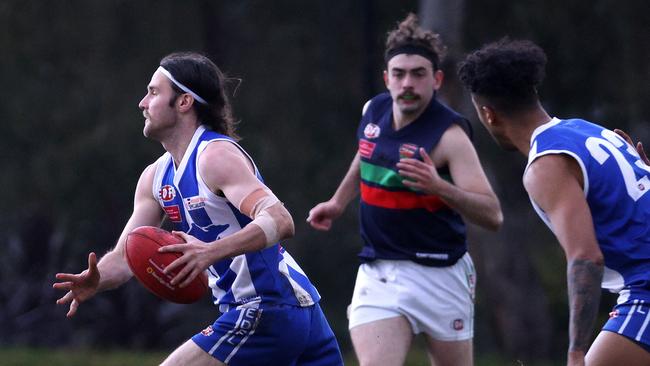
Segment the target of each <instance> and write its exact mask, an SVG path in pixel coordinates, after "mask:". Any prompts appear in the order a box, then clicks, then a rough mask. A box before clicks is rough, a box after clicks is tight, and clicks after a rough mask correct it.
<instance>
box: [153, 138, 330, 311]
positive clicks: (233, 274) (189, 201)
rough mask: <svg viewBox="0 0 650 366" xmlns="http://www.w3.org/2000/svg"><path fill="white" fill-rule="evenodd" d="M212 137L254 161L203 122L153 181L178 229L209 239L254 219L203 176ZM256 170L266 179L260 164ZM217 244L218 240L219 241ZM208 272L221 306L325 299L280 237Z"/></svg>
mask: <svg viewBox="0 0 650 366" xmlns="http://www.w3.org/2000/svg"><path fill="white" fill-rule="evenodd" d="M212 141H228V142H230V143H232V144H234V145H235V146H237V147H238V148H239V149H240V150H241V151H242V153H243V154H244V155H245V156H246V157H247V158H248V159H250V161H251V163H253V160H252V159H251V157H250V156H249V155H248V154H247V153H246V152H245V151H244V149H243V148H242V147H241V146H239V145H238V144H237V143H236V142H235V141H233V140H232V139H231V138H229V137H227V136H224V135H221V134H218V133H216V132H214V131H210V130H207V129H206V128H205V127H204V126H200V127H199V128H198V129H197V131H196V132H195V133H194V136H193V137H192V141H191V142H190V145H189V146H188V148H187V151H186V152H185V155H184V156H183V159H182V161H181V163H180V164H179V166H178V167H175V166H174V162H173V159H172V156H171V154H169V153H165V154H164V155H163V156H161V157H160V158H159V159H158V161H157V162H156V163H155V165H156V172H155V177H154V182H153V187H152V188H153V194H154V197H157V198H158V201H159V203H160V205H161V207H162V208H163V210H164V211H165V213H166V214H167V217H168V218H169V220H170V221H171V222H172V224H173V227H174V230H178V231H184V232H186V233H188V234H190V235H193V236H194V237H196V238H198V239H200V240H202V241H205V242H208V243H209V242H213V241H215V240H218V239H222V238H225V237H227V236H228V235H232V234H234V233H236V232H238V231H239V230H241V229H242V228H243V227H244V226H246V225H247V224H248V223H249V222H251V219H250V218H249V217H248V216H246V215H244V214H242V213H241V212H240V211H239V210H238V209H237V208H236V207H235V206H234V205H233V204H232V203H231V202H229V201H228V199H226V198H225V197H221V196H218V195H216V194H214V193H213V192H212V191H211V190H210V189H209V188H208V186H207V185H206V184H205V182H204V180H203V178H202V177H201V174H200V172H199V170H198V168H197V162H198V159H199V156H200V154H201V152H202V151H203V150H204V149H205V148H206V146H207V145H208V144H209V143H210V142H212ZM213 164H215V165H216V164H219V161H214V162H213ZM253 165H255V164H254V163H253ZM255 173H256V175H257V177H258V179H260V181H262V177H261V176H260V174H259V171H258V170H257V167H255ZM213 245H219V244H218V241H217V242H216V243H214V244H213ZM208 276H209V285H210V288H211V289H212V296H213V301H214V303H215V304H217V305H219V308H220V309H221V310H222V311H226V309H228V308H229V307H232V306H236V307H239V306H241V307H248V308H258V307H264V306H265V305H276V304H287V305H295V306H310V305H313V304H314V303H316V302H318V301H319V300H320V295H319V294H318V291H317V290H316V288H315V287H314V286H313V285H312V284H311V282H310V281H309V279H308V278H307V276H306V275H305V273H304V272H303V270H302V269H301V268H300V266H298V264H297V263H296V262H295V260H294V259H293V258H292V257H291V255H290V254H289V253H288V252H287V251H286V250H285V249H284V248H283V247H282V246H281V245H280V243H277V244H275V245H273V246H270V247H268V248H266V249H263V250H260V251H256V252H252V253H245V254H242V255H239V256H236V257H234V258H226V259H223V260H220V261H218V262H216V263H213V264H212V265H211V266H210V267H209V268H208Z"/></svg>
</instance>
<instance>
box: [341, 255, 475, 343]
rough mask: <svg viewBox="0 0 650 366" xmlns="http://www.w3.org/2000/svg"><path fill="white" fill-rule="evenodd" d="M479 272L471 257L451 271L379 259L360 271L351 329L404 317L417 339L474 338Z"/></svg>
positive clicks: (360, 267)
mask: <svg viewBox="0 0 650 366" xmlns="http://www.w3.org/2000/svg"><path fill="white" fill-rule="evenodd" d="M475 285H476V272H475V270H474V264H473V263H472V259H471V257H470V256H469V253H465V255H464V256H463V257H462V258H460V259H459V260H458V262H456V264H454V265H453V266H449V267H428V266H423V265H420V264H417V263H414V262H411V261H407V260H375V261H373V262H370V263H364V264H362V265H361V266H359V272H358V273H357V281H356V284H355V286H354V294H353V295H352V303H351V304H350V306H349V308H348V318H349V320H350V324H349V328H350V329H352V328H354V327H356V326H358V325H361V324H365V323H369V322H372V321H376V320H381V319H387V318H393V317H396V316H404V317H405V318H406V319H407V320H408V321H409V323H410V324H411V328H412V329H413V333H414V334H419V333H422V332H424V333H426V334H428V335H429V336H430V337H431V338H433V339H436V340H441V341H460V340H466V339H471V338H472V337H473V335H474V288H475Z"/></svg>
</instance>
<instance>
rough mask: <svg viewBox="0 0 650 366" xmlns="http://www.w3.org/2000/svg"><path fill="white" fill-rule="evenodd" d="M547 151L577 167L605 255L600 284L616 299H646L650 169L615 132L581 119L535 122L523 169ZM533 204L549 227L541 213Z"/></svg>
mask: <svg viewBox="0 0 650 366" xmlns="http://www.w3.org/2000/svg"><path fill="white" fill-rule="evenodd" d="M548 154H566V155H569V156H571V157H573V158H574V159H575V160H576V161H577V162H578V164H579V165H580V169H581V170H582V175H583V177H584V187H583V190H584V194H585V197H586V199H587V203H588V204H589V208H590V210H591V215H592V217H593V223H594V228H595V231H596V239H597V240H598V245H599V246H600V249H601V251H602V253H603V256H604V258H605V274H604V278H603V283H602V287H603V288H604V289H608V290H610V291H611V292H617V293H619V294H620V296H619V302H624V301H626V300H627V299H628V298H630V297H632V298H638V299H643V300H650V195H648V194H646V193H647V192H648V191H649V190H650V180H649V179H648V175H650V167H649V166H647V165H645V164H644V163H643V162H642V161H641V159H640V158H639V155H638V153H637V151H636V150H635V148H634V147H633V146H630V145H629V144H628V143H626V142H625V140H623V139H622V138H621V137H620V136H618V135H617V134H616V133H614V132H613V131H610V130H608V129H605V128H603V127H601V126H599V125H596V124H593V123H590V122H588V121H585V120H581V119H567V120H560V119H557V118H553V119H552V120H551V121H550V122H548V123H546V124H544V125H542V126H539V127H538V128H537V129H536V130H535V131H534V132H533V135H532V136H531V150H530V152H529V154H528V165H527V167H526V168H528V166H530V164H531V163H532V162H533V161H535V159H537V158H539V157H540V156H543V155H548ZM524 174H525V173H524ZM531 201H532V199H531ZM532 204H533V207H534V208H535V210H536V211H537V213H538V214H539V215H540V217H541V218H542V219H543V220H544V221H545V222H546V224H547V225H549V227H550V228H551V230H553V228H552V227H551V224H550V222H549V220H548V217H547V216H546V215H545V214H544V212H543V211H542V210H541V209H540V208H539V207H538V206H537V205H536V204H535V202H534V201H532Z"/></svg>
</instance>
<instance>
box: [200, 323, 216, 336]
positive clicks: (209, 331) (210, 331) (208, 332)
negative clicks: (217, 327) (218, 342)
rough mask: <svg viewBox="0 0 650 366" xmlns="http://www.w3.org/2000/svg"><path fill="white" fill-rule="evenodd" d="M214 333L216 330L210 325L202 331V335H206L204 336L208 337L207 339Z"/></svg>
mask: <svg viewBox="0 0 650 366" xmlns="http://www.w3.org/2000/svg"><path fill="white" fill-rule="evenodd" d="M213 333H214V329H212V326H211V325H208V327H207V328H205V329H203V330H202V331H201V334H202V335H204V336H206V337H209V336H211V335H212V334H213Z"/></svg>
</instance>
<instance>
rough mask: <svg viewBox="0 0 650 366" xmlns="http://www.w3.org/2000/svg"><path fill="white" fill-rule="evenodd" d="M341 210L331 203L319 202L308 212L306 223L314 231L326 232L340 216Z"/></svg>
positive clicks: (338, 206)
mask: <svg viewBox="0 0 650 366" xmlns="http://www.w3.org/2000/svg"><path fill="white" fill-rule="evenodd" d="M341 213H343V209H342V208H341V206H340V205H338V204H336V203H335V202H333V201H331V200H330V201H327V202H321V203H319V204H317V205H316V206H314V208H312V209H311V210H309V215H308V216H307V222H308V223H309V225H311V227H313V228H314V229H316V230H322V231H327V230H329V229H330V228H331V227H332V223H333V222H334V220H335V219H336V218H337V217H339V216H341Z"/></svg>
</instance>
